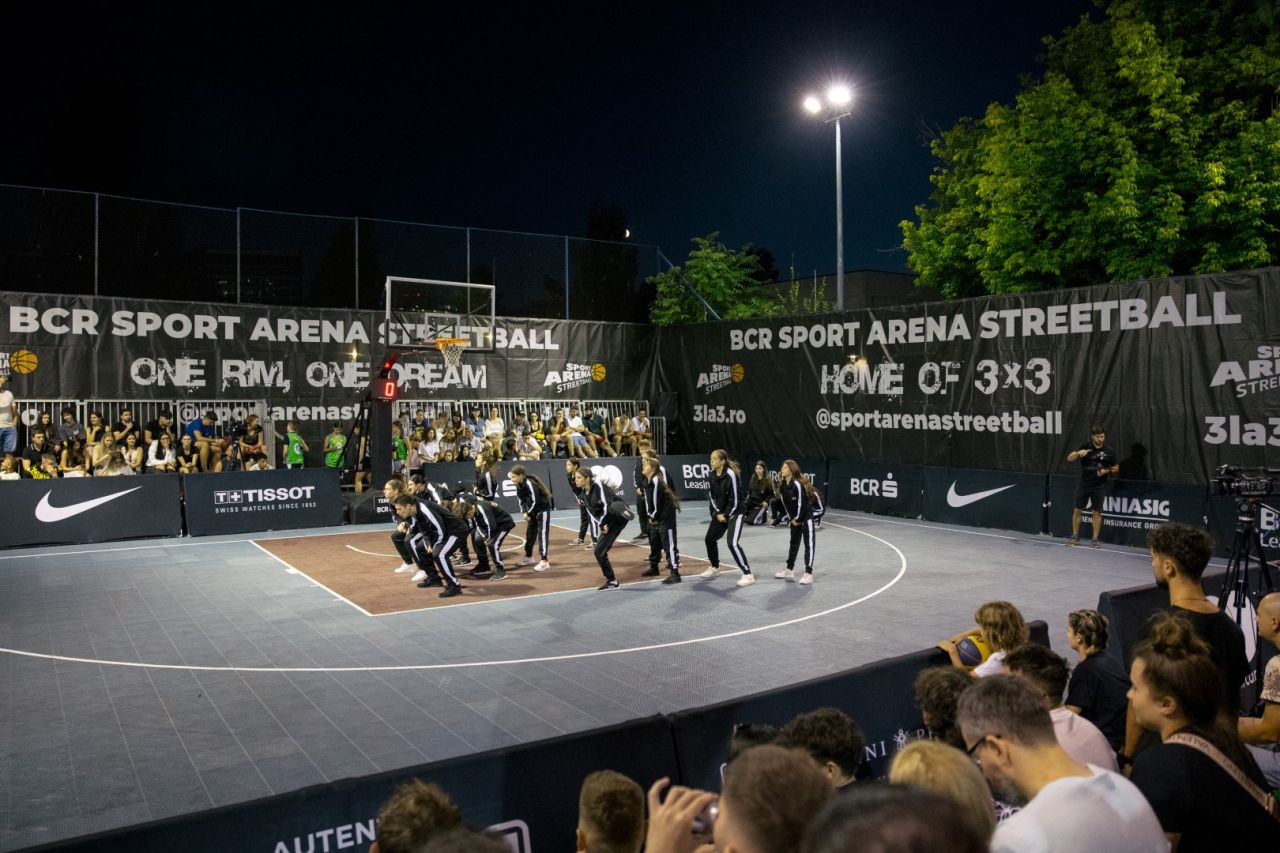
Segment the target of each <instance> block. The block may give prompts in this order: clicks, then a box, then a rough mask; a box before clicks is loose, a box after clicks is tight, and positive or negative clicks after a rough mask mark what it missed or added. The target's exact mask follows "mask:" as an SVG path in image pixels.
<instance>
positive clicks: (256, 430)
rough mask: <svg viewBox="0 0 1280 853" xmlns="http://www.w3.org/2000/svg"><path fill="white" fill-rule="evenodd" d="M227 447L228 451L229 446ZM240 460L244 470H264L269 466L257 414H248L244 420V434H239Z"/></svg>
mask: <svg viewBox="0 0 1280 853" xmlns="http://www.w3.org/2000/svg"><path fill="white" fill-rule="evenodd" d="M227 449H228V451H229V450H230V449H231V448H230V447H228V448H227ZM240 462H241V464H242V465H243V466H244V469H245V470H246V471H265V470H267V469H268V468H270V467H271V465H270V464H269V463H268V461H267V448H266V445H265V444H264V443H263V436H262V423H261V421H260V419H259V418H258V416H257V415H249V417H247V418H245V420H244V434H243V435H241V436H240ZM224 467H225V466H224Z"/></svg>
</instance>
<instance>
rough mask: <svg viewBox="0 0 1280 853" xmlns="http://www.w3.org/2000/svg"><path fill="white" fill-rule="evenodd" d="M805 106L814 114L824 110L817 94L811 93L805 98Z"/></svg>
mask: <svg viewBox="0 0 1280 853" xmlns="http://www.w3.org/2000/svg"><path fill="white" fill-rule="evenodd" d="M804 108H805V109H806V110H808V111H809V112H811V113H813V114H814V115H817V114H818V113H820V112H822V101H819V100H818V98H817V97H816V96H814V95H810V96H809V97H807V98H805V99H804Z"/></svg>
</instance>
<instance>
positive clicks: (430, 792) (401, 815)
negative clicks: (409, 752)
mask: <svg viewBox="0 0 1280 853" xmlns="http://www.w3.org/2000/svg"><path fill="white" fill-rule="evenodd" d="M461 825H462V810H461V809H459V808H458V806H457V805H456V804H455V803H454V802H453V800H451V799H450V798H449V795H448V794H446V793H445V792H444V790H443V789H441V788H440V787H439V786H438V785H433V784H431V783H429V782H423V781H421V780H419V779H412V780H410V781H408V782H405V783H404V784H403V785H401V786H400V787H399V788H396V789H395V791H393V792H392V793H391V796H390V797H388V798H387V801H386V802H384V803H383V804H382V806H381V807H380V808H379V809H378V839H377V840H376V841H374V842H373V843H372V844H370V845H369V853H421V851H422V849H423V847H424V845H426V844H427V842H429V841H430V840H431V839H432V838H435V837H436V836H439V835H441V834H442V833H445V832H448V831H449V830H451V829H453V828H455V827H458V826H461Z"/></svg>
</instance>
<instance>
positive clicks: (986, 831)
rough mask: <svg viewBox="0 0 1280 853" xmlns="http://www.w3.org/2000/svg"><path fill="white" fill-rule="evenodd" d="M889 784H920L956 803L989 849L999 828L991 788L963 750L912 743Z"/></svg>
mask: <svg viewBox="0 0 1280 853" xmlns="http://www.w3.org/2000/svg"><path fill="white" fill-rule="evenodd" d="M952 672H955V670H954V669H953V670H952ZM889 781H890V782H894V783H897V784H899V785H919V786H920V787H921V788H928V789H929V790H930V791H934V792H936V793H939V794H941V795H942V796H944V797H946V798H947V799H948V800H950V801H951V802H953V803H955V804H956V805H957V806H958V807H959V812H960V816H961V818H962V819H963V820H964V822H965V823H967V824H969V825H970V826H971V827H972V828H973V832H974V835H975V836H977V837H978V838H979V839H981V841H982V845H983V846H982V847H981V848H980V849H982V850H986V849H987V848H986V844H987V843H988V842H989V841H990V840H991V833H992V832H993V831H994V830H995V828H996V812H995V807H994V805H993V804H992V802H991V789H990V788H989V787H987V780H986V779H984V778H982V771H981V770H979V769H978V765H976V764H974V763H973V762H972V761H970V760H969V756H967V755H965V754H964V750H963V749H957V748H956V747H954V746H951V745H950V744H946V743H938V742H937V741H932V740H916V741H912V742H911V743H909V744H907V745H906V746H904V747H903V748H902V749H900V750H898V752H897V753H895V754H894V756H893V762H892V763H891V764H890V765H889Z"/></svg>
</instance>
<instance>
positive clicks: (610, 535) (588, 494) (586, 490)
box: [575, 465, 634, 590]
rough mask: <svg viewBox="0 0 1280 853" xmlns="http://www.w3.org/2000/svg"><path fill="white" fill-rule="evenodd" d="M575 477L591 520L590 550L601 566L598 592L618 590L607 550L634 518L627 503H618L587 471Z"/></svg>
mask: <svg viewBox="0 0 1280 853" xmlns="http://www.w3.org/2000/svg"><path fill="white" fill-rule="evenodd" d="M575 477H576V478H577V482H578V488H580V489H582V491H583V500H584V501H585V503H586V505H587V515H589V516H590V517H591V527H592V533H593V534H594V536H595V540H596V545H595V548H594V549H593V550H594V551H595V555H596V562H597V563H599V564H600V571H601V572H602V573H603V574H604V583H603V584H601V585H600V587H599V588H600V589H602V590H605V589H617V588H618V578H617V576H616V575H614V573H613V565H612V564H611V563H610V562H609V549H610V548H612V547H613V543H614V540H616V539H617V538H618V534H620V533H621V532H622V528H624V527H626V526H627V522H628V521H629V520H630V519H631V518H632V516H633V515H634V514H633V513H632V512H631V509H630V508H629V507H628V506H627V503H626V501H623V500H620V499H619V498H618V496H617V495H616V494H614V491H613V489H611V488H609V487H608V486H606V485H605V484H604V482H603V481H601V480H598V479H595V478H594V477H593V476H592V472H591V469H590V468H587V467H586V466H585V465H584V466H582V467H581V468H579V469H578V473H577V474H576V475H575Z"/></svg>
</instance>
